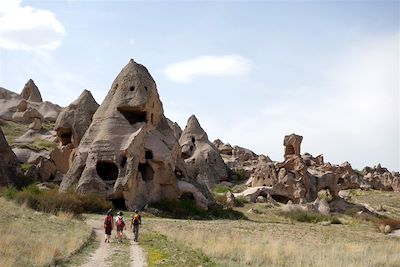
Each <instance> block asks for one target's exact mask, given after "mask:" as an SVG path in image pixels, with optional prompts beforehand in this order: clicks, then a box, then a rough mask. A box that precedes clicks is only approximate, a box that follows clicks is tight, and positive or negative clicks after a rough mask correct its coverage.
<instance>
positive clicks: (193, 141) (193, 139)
mask: <svg viewBox="0 0 400 267" xmlns="http://www.w3.org/2000/svg"><path fill="white" fill-rule="evenodd" d="M195 142H196V138H194V136H192V143H193V144H194V143H195Z"/></svg>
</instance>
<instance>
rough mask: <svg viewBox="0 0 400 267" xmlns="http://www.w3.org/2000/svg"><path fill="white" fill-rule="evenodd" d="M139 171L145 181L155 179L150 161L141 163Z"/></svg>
mask: <svg viewBox="0 0 400 267" xmlns="http://www.w3.org/2000/svg"><path fill="white" fill-rule="evenodd" d="M138 171H139V172H140V174H141V175H142V178H143V180H144V181H150V180H153V177H154V170H153V168H152V167H151V166H150V164H148V163H139V166H138Z"/></svg>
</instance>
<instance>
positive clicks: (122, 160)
mask: <svg viewBox="0 0 400 267" xmlns="http://www.w3.org/2000/svg"><path fill="white" fill-rule="evenodd" d="M126 161H127V158H126V157H125V156H123V157H122V159H121V164H120V166H121V168H123V167H125V165H126Z"/></svg>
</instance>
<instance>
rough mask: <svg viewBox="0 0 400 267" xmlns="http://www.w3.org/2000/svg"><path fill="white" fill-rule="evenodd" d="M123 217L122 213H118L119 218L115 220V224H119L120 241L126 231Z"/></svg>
mask: <svg viewBox="0 0 400 267" xmlns="http://www.w3.org/2000/svg"><path fill="white" fill-rule="evenodd" d="M122 215H123V213H122V211H118V213H117V218H116V219H115V222H116V224H117V237H118V238H119V240H121V238H122V237H123V235H124V233H123V232H124V230H125V229H126V226H125V222H124V217H122Z"/></svg>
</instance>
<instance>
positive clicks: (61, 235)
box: [0, 190, 400, 267]
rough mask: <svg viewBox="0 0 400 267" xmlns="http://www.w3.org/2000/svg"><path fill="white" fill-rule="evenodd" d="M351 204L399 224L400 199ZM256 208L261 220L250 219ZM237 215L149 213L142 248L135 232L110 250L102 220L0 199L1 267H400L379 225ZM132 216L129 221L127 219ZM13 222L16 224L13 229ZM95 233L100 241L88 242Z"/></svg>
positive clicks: (263, 213) (373, 197)
mask: <svg viewBox="0 0 400 267" xmlns="http://www.w3.org/2000/svg"><path fill="white" fill-rule="evenodd" d="M351 201H354V202H356V203H362V204H368V205H369V206H370V207H372V208H374V209H378V208H380V207H383V211H382V212H383V213H385V215H387V216H390V217H392V218H400V193H398V192H397V193H396V192H381V191H360V190H353V191H352V192H351ZM251 208H252V209H253V211H254V210H255V211H256V212H250V213H249V212H248V211H249V210H250V209H251ZM237 210H238V211H241V212H243V213H244V214H245V215H246V216H247V217H248V219H241V220H219V219H216V220H177V219H167V218H160V217H155V216H151V215H150V214H146V213H143V224H142V228H141V231H140V238H139V243H138V244H136V243H135V244H134V243H133V242H132V241H131V239H132V236H131V233H130V231H127V239H125V240H124V241H123V242H116V240H115V239H114V240H113V241H112V243H111V244H105V243H104V239H103V238H104V236H103V229H102V220H103V215H93V214H91V215H89V214H88V215H85V216H84V219H85V220H84V221H79V220H75V219H72V218H70V217H68V216H67V215H66V214H62V215H59V216H54V215H48V214H43V213H37V212H33V211H31V210H29V209H27V208H24V207H19V206H16V205H14V204H13V203H11V202H9V201H6V200H4V199H3V198H0V211H1V213H2V214H3V215H4V216H2V217H1V218H3V219H1V218H0V220H2V221H1V224H0V234H1V235H2V236H3V237H5V238H3V239H2V240H1V243H0V245H1V249H0V254H1V255H0V256H1V257H0V266H22V265H24V266H31V265H33V266H45V265H49V263H50V262H58V265H60V266H96V267H97V266H146V265H147V266H200V265H201V266H328V267H329V266H398V263H399V262H400V245H399V244H400V243H399V242H400V238H399V237H395V236H389V235H384V234H382V233H380V232H379V230H378V227H377V224H376V221H366V220H363V219H356V218H354V217H351V216H348V215H335V217H337V218H338V219H339V220H340V222H341V224H325V223H322V224H321V223H300V222H298V221H296V220H293V219H290V218H287V217H285V216H283V215H282V214H281V213H280V212H279V208H277V207H269V206H268V205H267V204H264V203H257V204H251V203H247V204H245V205H244V206H242V207H239V208H237ZM130 216H131V213H126V214H125V218H126V219H127V218H130ZM12 219H15V220H16V221H17V224H16V225H15V226H12V227H10V223H9V222H10V221H11V220H12ZM41 221H46V222H47V223H46V224H45V226H44V227H38V225H40V222H41ZM128 226H129V225H128ZM10 229H12V230H13V229H17V231H13V233H14V234H16V235H17V233H18V232H21V229H22V230H24V231H23V232H22V234H23V235H24V238H20V239H18V238H15V237H14V238H11V237H10V235H9V234H8V232H10ZM128 229H129V228H128ZM93 230H94V233H96V234H97V238H94V237H92V238H90V237H91V236H93V235H92V231H93ZM59 239H60V240H59ZM58 240H59V241H58ZM49 241H50V242H49ZM10 242H11V243H10ZM28 244H29V245H28ZM81 246H83V248H81V249H80V250H78V249H79V247H81ZM8 248H14V249H8ZM15 248H18V249H15ZM32 248H35V249H32ZM141 249H143V251H144V253H142V252H141ZM71 254H73V255H72V256H71ZM135 260H136V261H135ZM135 262H136V263H138V264H136V263H135ZM21 264H22V265H21Z"/></svg>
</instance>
